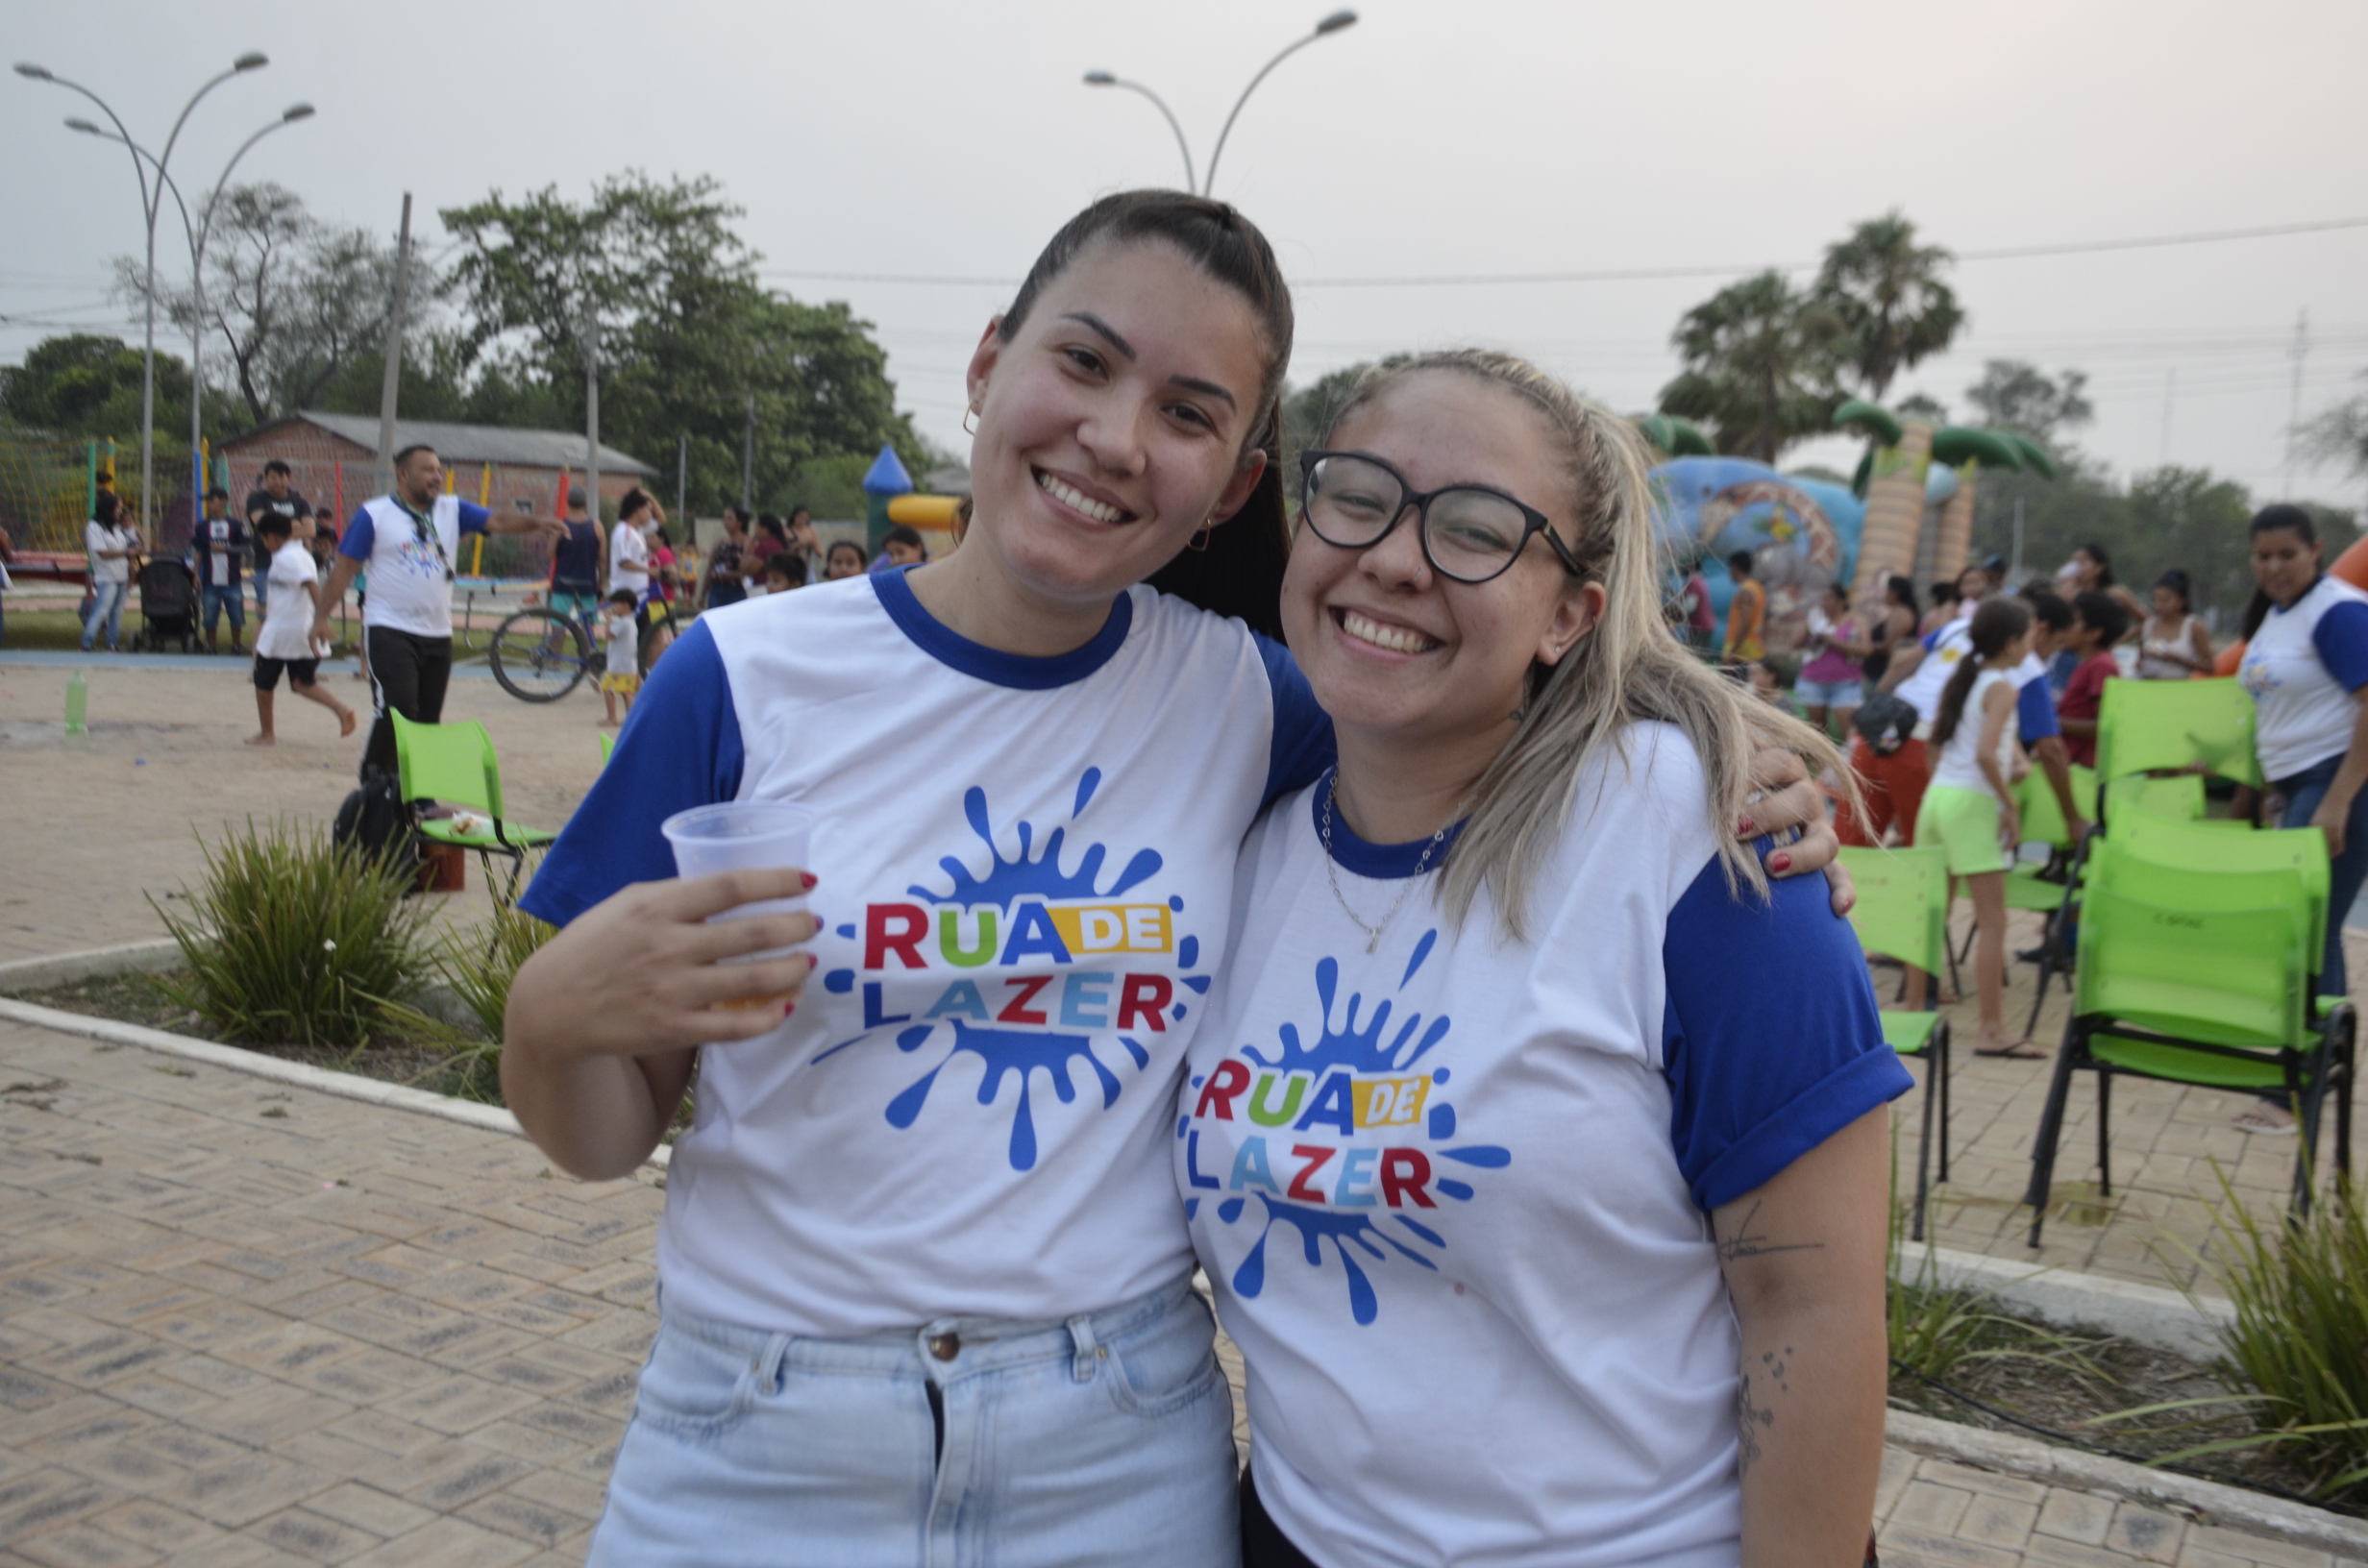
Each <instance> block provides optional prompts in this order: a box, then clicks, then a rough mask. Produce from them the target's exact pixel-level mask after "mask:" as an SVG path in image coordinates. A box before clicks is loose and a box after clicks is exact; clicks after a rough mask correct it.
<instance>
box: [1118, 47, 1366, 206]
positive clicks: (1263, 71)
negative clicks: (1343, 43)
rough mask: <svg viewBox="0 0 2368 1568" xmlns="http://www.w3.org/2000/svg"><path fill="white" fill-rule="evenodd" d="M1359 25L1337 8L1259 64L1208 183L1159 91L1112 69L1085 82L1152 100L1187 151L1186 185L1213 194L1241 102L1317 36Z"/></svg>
mask: <svg viewBox="0 0 2368 1568" xmlns="http://www.w3.org/2000/svg"><path fill="white" fill-rule="evenodd" d="M1356 25H1357V13H1356V12H1353V11H1336V12H1332V14H1330V15H1329V16H1326V17H1325V18H1324V19H1323V20H1322V21H1320V22H1318V23H1317V24H1316V28H1315V31H1314V32H1312V33H1310V34H1308V35H1307V37H1303V38H1297V39H1294V40H1293V41H1292V42H1291V44H1290V45H1288V46H1287V47H1286V48H1285V49H1284V50H1283V52H1282V53H1281V54H1278V55H1276V56H1275V57H1274V58H1273V59H1272V60H1270V61H1267V62H1266V63H1265V64H1264V65H1262V66H1260V67H1259V69H1258V74H1257V75H1256V76H1253V77H1251V78H1250V79H1249V86H1246V87H1244V88H1243V89H1242V96H1241V97H1239V98H1237V99H1235V100H1234V104H1233V112H1232V113H1230V114H1228V115H1226V116H1225V125H1224V129H1223V130H1221V131H1220V132H1218V134H1217V150H1216V151H1215V152H1213V153H1211V154H1210V155H1209V177H1208V180H1207V183H1206V184H1197V185H1196V183H1195V181H1194V178H1193V150H1192V145H1191V144H1190V143H1189V142H1187V141H1186V140H1185V139H1184V128H1183V127H1182V126H1181V125H1179V124H1177V123H1176V118H1175V115H1174V114H1173V113H1172V112H1171V111H1170V110H1169V108H1168V105H1167V103H1166V102H1165V101H1164V100H1162V99H1161V97H1160V96H1159V94H1158V93H1156V92H1153V91H1152V90H1151V89H1150V88H1148V87H1147V86H1144V85H1143V84H1142V83H1140V82H1129V81H1127V80H1126V79H1125V78H1123V77H1120V76H1116V75H1113V74H1112V73H1111V72H1109V71H1088V72H1086V73H1085V85H1086V86H1089V87H1124V88H1125V89H1126V90H1127V91H1129V92H1139V93H1141V94H1142V95H1143V96H1144V97H1146V98H1148V99H1149V100H1151V102H1152V104H1153V105H1155V106H1156V107H1157V108H1158V110H1159V111H1160V113H1162V114H1164V115H1166V116H1167V119H1168V129H1169V130H1171V131H1173V132H1174V133H1175V144H1176V146H1177V147H1178V148H1179V149H1181V150H1182V152H1183V154H1184V188H1185V189H1186V190H1194V189H1197V190H1198V191H1199V193H1200V194H1201V195H1203V196H1211V195H1214V194H1216V191H1217V160H1218V159H1221V158H1222V157H1224V155H1225V138H1226V137H1227V136H1229V135H1233V122H1234V121H1235V120H1237V119H1239V118H1241V115H1242V106H1243V105H1244V104H1246V103H1248V102H1249V95H1250V94H1251V93H1253V92H1256V91H1257V90H1258V84H1259V83H1261V82H1264V81H1265V80H1266V79H1267V73H1268V72H1270V71H1271V70H1273V69H1274V67H1275V66H1277V65H1280V64H1281V63H1282V62H1283V61H1286V60H1288V59H1290V58H1291V57H1292V56H1293V55H1295V54H1296V53H1298V52H1299V51H1300V50H1302V49H1304V48H1306V47H1307V46H1308V45H1309V44H1311V43H1314V42H1315V41H1316V40H1317V39H1318V38H1321V37H1330V36H1331V35H1332V34H1335V33H1339V32H1343V31H1344V30H1346V29H1348V28H1351V27H1354V26H1356Z"/></svg>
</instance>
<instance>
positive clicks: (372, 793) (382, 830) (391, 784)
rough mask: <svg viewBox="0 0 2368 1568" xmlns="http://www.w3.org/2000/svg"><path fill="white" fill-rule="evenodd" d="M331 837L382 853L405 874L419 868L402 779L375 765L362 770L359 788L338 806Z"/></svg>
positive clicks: (342, 844)
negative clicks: (369, 768)
mask: <svg viewBox="0 0 2368 1568" xmlns="http://www.w3.org/2000/svg"><path fill="white" fill-rule="evenodd" d="M330 841H331V842H332V843H333V844H335V845H338V846H339V847H352V848H355V849H358V850H359V851H360V852H361V853H363V854H365V855H377V856H383V857H385V858H386V859H387V860H388V861H389V862H390V863H391V864H392V865H393V867H394V869H395V870H398V871H400V872H401V873H403V874H404V875H405V876H413V875H415V874H416V873H417V872H418V870H419V860H420V845H419V828H418V824H417V820H416V818H415V817H414V815H413V813H412V811H411V807H410V806H409V804H408V803H407V802H406V801H405V800H404V798H403V785H402V782H401V781H400V780H399V779H398V778H397V777H396V776H395V775H394V774H393V773H389V772H382V771H380V770H378V769H375V768H374V769H371V770H370V771H369V772H365V773H363V774H362V777H361V788H360V789H358V790H356V791H355V792H354V793H353V794H351V795H349V796H346V797H345V803H344V804H343V805H340V806H339V807H338V808H337V819H336V821H335V823H334V824H333V826H332V827H331V828H330Z"/></svg>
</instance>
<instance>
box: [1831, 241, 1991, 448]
mask: <svg viewBox="0 0 2368 1568" xmlns="http://www.w3.org/2000/svg"><path fill="white" fill-rule="evenodd" d="M1950 259H1951V257H1950V256H1949V253H1948V252H1947V251H1945V250H1943V249H1941V248H1940V247H1939V246H1937V245H1918V244H1917V243H1916V242H1915V225H1914V224H1912V223H1911V222H1909V221H1908V219H1907V217H1906V215H1905V214H1903V213H1902V212H1900V211H1899V210H1898V209H1897V208H1893V209H1892V210H1891V211H1889V212H1887V213H1885V214H1884V215H1883V216H1882V217H1880V218H1874V219H1870V220H1869V221H1867V222H1865V223H1862V224H1860V225H1859V226H1858V227H1857V228H1856V229H1853V230H1852V231H1850V233H1849V234H1848V235H1847V236H1846V237H1844V238H1843V239H1841V240H1839V241H1838V242H1837V243H1835V244H1832V245H1829V246H1827V247H1826V251H1825V265H1824V266H1823V267H1821V268H1820V269H1819V270H1818V272H1817V282H1816V283H1815V285H1814V287H1813V289H1812V291H1811V292H1812V295H1813V298H1814V299H1815V301H1816V303H1817V305H1818V306H1821V307H1822V308H1823V309H1824V310H1825V311H1826V313H1827V314H1829V315H1830V316H1832V318H1833V320H1834V322H1835V323H1836V327H1837V335H1838V339H1839V341H1838V344H1837V345H1836V347H1837V349H1838V352H1839V354H1840V355H1841V358H1842V361H1843V363H1844V365H1845V366H1846V367H1847V368H1848V370H1849V371H1850V372H1851V374H1852V375H1854V376H1856V377H1857V378H1858V380H1859V381H1860V383H1861V384H1862V386H1863V387H1864V388H1865V391H1866V394H1867V395H1868V396H1869V397H1871V398H1873V399H1875V400H1876V401H1877V402H1880V401H1882V398H1883V395H1884V394H1885V393H1886V392H1887V391H1888V390H1889V389H1890V385H1891V380H1892V378H1893V377H1895V376H1897V375H1898V374H1899V373H1900V372H1901V371H1903V370H1909V369H1912V368H1913V367H1914V366H1915V365H1916V364H1917V363H1918V362H1919V361H1920V360H1922V359H1924V358H1925V357H1926V356H1928V355H1936V354H1938V353H1940V352H1941V351H1942V350H1944V349H1946V348H1947V347H1948V346H1949V344H1950V342H1951V341H1952V340H1953V339H1955V337H1956V336H1957V333H1958V331H1959V330H1960V329H1961V328H1962V327H1963V326H1964V325H1965V313H1964V311H1963V310H1962V309H1961V308H1960V307H1959V306H1958V304H1957V295H1956V293H1955V292H1954V291H1953V290H1951V289H1950V287H1949V285H1948V284H1946V283H1944V282H1941V281H1940V273H1941V271H1942V269H1943V268H1945V267H1947V266H1948V264H1949V261H1950Z"/></svg>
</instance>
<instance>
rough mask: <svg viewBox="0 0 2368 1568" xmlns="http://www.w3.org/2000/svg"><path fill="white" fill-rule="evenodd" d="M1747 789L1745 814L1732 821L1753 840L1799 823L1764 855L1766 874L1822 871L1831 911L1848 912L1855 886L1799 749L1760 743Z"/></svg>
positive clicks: (1856, 895)
mask: <svg viewBox="0 0 2368 1568" xmlns="http://www.w3.org/2000/svg"><path fill="white" fill-rule="evenodd" d="M1751 791H1752V793H1751V796H1750V797H1749V804H1748V805H1746V806H1745V808H1744V816H1743V818H1742V820H1741V821H1739V822H1737V823H1736V824H1735V830H1736V832H1737V833H1738V834H1739V835H1740V836H1742V837H1743V838H1745V839H1756V838H1758V837H1759V836H1760V835H1761V834H1763V833H1787V832H1790V831H1791V830H1793V829H1795V828H1798V829H1799V830H1800V835H1801V836H1800V837H1799V838H1798V839H1796V840H1795V841H1793V842H1792V843H1790V844H1788V845H1785V846H1784V847H1783V848H1781V849H1777V850H1775V851H1773V852H1772V853H1770V854H1769V856H1768V857H1767V874H1768V875H1770V876H1771V877H1775V878H1777V879H1778V880H1782V879H1783V878H1785V877H1788V876H1801V875H1804V874H1806V873H1807V872H1810V871H1818V870H1821V871H1823V872H1825V880H1826V882H1827V883H1828V884H1829V886H1830V888H1831V890H1832V894H1833V903H1834V913H1835V914H1837V915H1847V914H1849V913H1850V906H1851V905H1853V904H1855V903H1857V902H1858V898H1859V893H1858V885H1857V884H1856V883H1854V882H1852V881H1851V880H1850V873H1849V871H1847V870H1844V869H1843V867H1842V865H1841V862H1840V860H1839V858H1838V852H1839V851H1840V849H1841V840H1840V839H1839V838H1838V837H1837V836H1836V835H1835V832H1834V824H1833V821H1831V819H1829V818H1828V817H1827V815H1826V810H1825V792H1824V791H1823V790H1820V789H1819V788H1817V781H1816V780H1815V779H1813V778H1812V777H1810V776H1809V765H1808V764H1807V763H1805V762H1803V761H1802V760H1801V758H1800V754H1799V753H1798V752H1794V751H1788V750H1786V749H1784V748H1783V747H1773V746H1770V747H1762V748H1761V749H1759V750H1757V751H1754V752H1753V753H1752V754H1751Z"/></svg>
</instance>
